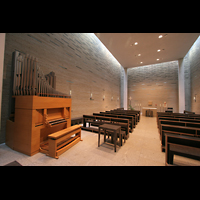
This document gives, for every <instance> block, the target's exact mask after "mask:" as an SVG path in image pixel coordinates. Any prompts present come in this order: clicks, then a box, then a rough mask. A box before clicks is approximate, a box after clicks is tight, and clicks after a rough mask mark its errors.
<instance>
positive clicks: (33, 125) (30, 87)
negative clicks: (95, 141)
mask: <svg viewBox="0 0 200 200" xmlns="http://www.w3.org/2000/svg"><path fill="white" fill-rule="evenodd" d="M13 64H14V82H13V97H14V98H15V113H14V115H13V116H12V118H10V119H9V120H7V124H6V144H7V145H8V146H9V147H10V148H12V149H14V150H16V151H19V152H22V153H24V154H27V155H29V156H32V155H34V154H36V153H38V152H43V153H46V154H47V155H49V152H48V150H49V149H48V140H49V138H51V140H52V139H55V137H53V136H52V134H54V133H57V132H59V131H61V130H64V129H68V128H70V130H71V131H64V132H65V133H64V132H63V135H65V137H64V140H65V141H62V144H64V145H61V146H62V148H64V149H67V148H66V145H69V144H71V146H72V143H73V144H76V143H77V142H78V141H80V140H81V134H80V132H78V131H77V127H76V128H75V129H76V134H75V136H73V134H72V130H73V128H71V96H69V95H65V94H63V93H61V92H58V91H56V89H55V88H56V84H55V80H56V77H55V73H54V72H51V73H50V74H48V75H46V76H44V74H43V73H42V71H41V69H40V68H39V66H38V62H37V59H36V58H33V57H32V56H30V55H24V54H22V53H20V52H18V51H15V53H14V56H13ZM68 132H69V133H70V135H69V136H66V133H68ZM50 135H51V137H50ZM61 137H62V133H60V134H59V138H61ZM59 140H60V141H61V139H59ZM44 143H45V149H43V147H44ZM59 145H60V144H59ZM61 152H63V151H61ZM51 155H54V156H51ZM59 155H60V154H59ZM50 156H51V157H55V158H58V156H57V154H53V153H50Z"/></svg>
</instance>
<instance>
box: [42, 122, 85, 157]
mask: <svg viewBox="0 0 200 200" xmlns="http://www.w3.org/2000/svg"><path fill="white" fill-rule="evenodd" d="M79 141H81V126H80V125H74V126H71V127H69V128H65V129H63V130H60V131H57V132H55V133H52V134H50V135H48V141H45V142H44V143H43V144H41V145H40V152H42V153H45V154H46V155H48V156H50V157H52V158H59V156H60V155H61V154H62V153H64V152H65V151H66V150H68V149H69V148H71V147H72V146H73V145H75V144H76V143H78V142H79Z"/></svg>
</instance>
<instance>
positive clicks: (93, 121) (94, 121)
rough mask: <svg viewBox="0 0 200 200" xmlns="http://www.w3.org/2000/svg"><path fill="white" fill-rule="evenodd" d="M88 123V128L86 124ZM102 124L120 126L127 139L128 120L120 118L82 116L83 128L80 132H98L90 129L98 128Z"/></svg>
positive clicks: (95, 129)
mask: <svg viewBox="0 0 200 200" xmlns="http://www.w3.org/2000/svg"><path fill="white" fill-rule="evenodd" d="M87 123H89V127H87V126H86V124H87ZM102 124H116V125H119V126H121V130H122V131H125V132H126V139H127V138H128V137H129V120H128V119H122V118H113V117H104V116H94V115H83V126H82V127H81V129H82V130H89V131H92V132H98V129H97V128H93V127H90V125H92V126H100V125H102Z"/></svg>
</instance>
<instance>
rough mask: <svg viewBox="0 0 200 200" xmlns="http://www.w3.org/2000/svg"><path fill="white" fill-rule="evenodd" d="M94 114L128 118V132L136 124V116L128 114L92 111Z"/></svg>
mask: <svg viewBox="0 0 200 200" xmlns="http://www.w3.org/2000/svg"><path fill="white" fill-rule="evenodd" d="M93 115H95V116H105V117H106V116H107V117H114V118H123V119H129V128H130V129H129V132H132V131H133V128H135V126H136V118H135V115H134V116H130V115H129V116H128V115H116V114H108V113H93Z"/></svg>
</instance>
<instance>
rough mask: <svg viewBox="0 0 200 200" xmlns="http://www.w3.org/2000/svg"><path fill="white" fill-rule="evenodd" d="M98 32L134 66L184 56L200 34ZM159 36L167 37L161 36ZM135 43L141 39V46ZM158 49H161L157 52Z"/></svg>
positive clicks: (118, 55)
mask: <svg viewBox="0 0 200 200" xmlns="http://www.w3.org/2000/svg"><path fill="white" fill-rule="evenodd" d="M95 35H96V36H97V37H98V38H99V39H100V41H101V42H102V43H103V44H104V45H105V46H106V48H107V49H108V50H109V51H110V52H111V53H112V54H113V56H114V57H115V58H116V59H117V60H118V62H119V63H120V64H121V65H122V66H123V67H124V68H130V67H138V66H143V65H150V64H155V63H161V62H168V61H173V60H178V59H180V58H183V57H184V56H185V55H186V54H187V52H188V51H189V49H190V48H191V46H192V45H193V43H194V42H195V41H196V39H197V38H198V36H199V35H200V34H199V33H95ZM159 35H163V37H162V38H158V36H159ZM135 42H138V45H134V43H135ZM132 44H133V45H132ZM158 49H160V50H161V51H160V52H157V50H158ZM138 54H141V56H138ZM157 59H159V60H158V61H157ZM141 62H142V63H141Z"/></svg>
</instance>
